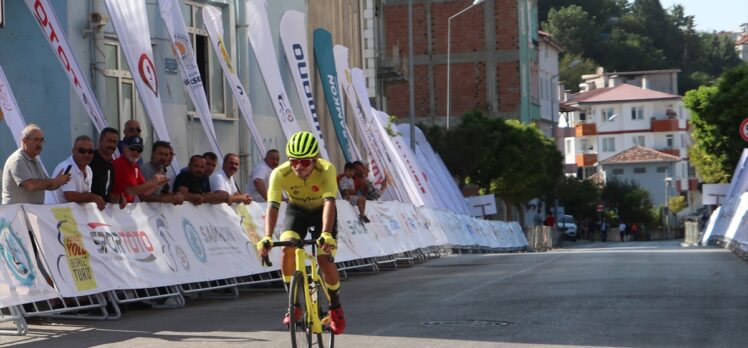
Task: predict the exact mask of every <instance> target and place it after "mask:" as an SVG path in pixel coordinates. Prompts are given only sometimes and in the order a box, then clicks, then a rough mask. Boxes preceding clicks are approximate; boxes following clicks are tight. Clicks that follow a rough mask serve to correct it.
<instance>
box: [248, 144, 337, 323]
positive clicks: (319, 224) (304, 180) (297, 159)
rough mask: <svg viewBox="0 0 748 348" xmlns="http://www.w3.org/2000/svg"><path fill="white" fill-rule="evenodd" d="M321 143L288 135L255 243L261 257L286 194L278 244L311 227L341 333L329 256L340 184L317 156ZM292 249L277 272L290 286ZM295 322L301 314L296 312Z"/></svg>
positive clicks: (332, 250) (332, 314) (334, 272)
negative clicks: (260, 235)
mask: <svg viewBox="0 0 748 348" xmlns="http://www.w3.org/2000/svg"><path fill="white" fill-rule="evenodd" d="M318 154H319V144H318V142H317V139H316V138H315V137H314V135H313V134H312V133H309V132H298V133H296V134H294V135H292V136H291V139H289V140H288V144H287V145H286V156H287V157H288V161H286V162H284V163H283V164H281V165H279V166H278V167H277V168H275V169H273V171H272V172H271V173H270V186H269V188H268V207H267V212H266V214H265V216H266V218H265V237H264V238H263V239H262V240H260V241H259V242H258V243H257V250H258V252H259V254H260V255H261V256H266V255H267V253H268V250H269V249H266V248H267V247H271V246H272V235H273V231H274V230H275V224H276V223H277V222H278V209H279V208H280V203H281V199H282V194H283V193H284V192H285V193H286V194H287V195H288V207H287V208H286V217H285V221H284V223H283V228H282V229H281V231H282V233H281V236H280V240H291V239H304V238H305V237H306V234H307V229H312V238H313V239H316V240H318V241H319V244H320V245H321V247H320V249H319V253H318V255H317V261H318V262H319V267H320V269H321V270H322V273H323V275H324V281H325V284H327V288H328V290H329V291H330V308H329V313H330V330H331V331H332V333H333V334H336V335H339V334H342V333H343V331H345V319H344V317H343V308H342V307H341V306H340V298H339V292H340V276H339V275H338V268H337V266H336V265H335V261H334V259H333V257H334V256H335V251H336V245H337V243H336V240H335V238H336V237H337V220H336V216H335V215H336V213H337V211H336V209H335V198H336V196H337V193H338V183H337V180H336V178H335V175H336V170H335V166H334V165H333V164H332V163H330V162H328V161H327V160H324V159H321V158H319V157H318V156H317V155H318ZM295 262H296V261H295V250H294V248H292V247H285V248H283V259H282V262H281V273H283V282H284V283H286V289H288V288H289V287H288V283H289V282H291V277H292V275H293V272H294V270H295V269H296V267H295V266H294V264H295ZM293 315H294V317H295V320H298V319H299V317H300V316H301V311H300V310H299V311H294V314H293ZM290 322H291V314H290V313H286V316H285V317H284V318H283V325H285V326H288V325H289V324H290Z"/></svg>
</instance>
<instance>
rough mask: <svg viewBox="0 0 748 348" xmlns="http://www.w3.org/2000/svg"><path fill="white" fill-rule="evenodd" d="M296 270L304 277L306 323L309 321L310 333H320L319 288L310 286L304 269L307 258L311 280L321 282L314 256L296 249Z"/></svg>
mask: <svg viewBox="0 0 748 348" xmlns="http://www.w3.org/2000/svg"><path fill="white" fill-rule="evenodd" d="M295 254H296V270H297V271H299V272H301V274H302V275H303V278H304V289H305V291H304V301H305V302H306V303H307V306H306V307H307V310H306V315H307V318H306V321H307V322H308V323H311V328H310V329H311V332H312V333H321V332H322V321H320V319H319V308H318V305H317V303H318V301H319V298H318V296H319V293H318V291H319V289H317V287H316V286H310V283H309V274H308V273H307V271H306V260H307V259H309V260H310V261H312V262H310V263H309V264H310V266H309V267H310V268H309V271H310V272H311V275H312V279H311V281H312V282H313V283H316V284H320V283H321V282H320V281H319V280H320V277H319V273H318V272H317V263H316V262H315V260H314V259H313V258H314V256H311V255H309V254H307V253H306V251H304V249H302V248H297V249H296V252H295Z"/></svg>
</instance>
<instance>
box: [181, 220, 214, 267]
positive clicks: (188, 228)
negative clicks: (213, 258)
mask: <svg viewBox="0 0 748 348" xmlns="http://www.w3.org/2000/svg"><path fill="white" fill-rule="evenodd" d="M182 228H183V229H184V235H185V237H187V242H189V243H190V248H191V249H192V252H193V253H195V256H196V257H197V259H198V260H200V261H202V262H205V261H207V260H208V255H207V254H206V253H205V246H204V245H203V241H202V240H201V239H200V235H199V234H198V233H197V230H195V227H194V226H192V224H191V223H190V222H189V221H187V220H186V219H184V220H182Z"/></svg>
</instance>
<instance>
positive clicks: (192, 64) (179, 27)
mask: <svg viewBox="0 0 748 348" xmlns="http://www.w3.org/2000/svg"><path fill="white" fill-rule="evenodd" d="M158 5H159V6H158V7H159V10H160V12H161V18H162V19H163V20H164V25H165V26H166V31H168V32H169V38H170V39H171V45H172V48H173V49H174V54H175V55H176V57H177V61H178V62H179V67H180V73H181V76H182V83H183V85H184V89H185V91H187V95H189V96H190V99H191V100H192V104H193V105H194V106H195V109H196V110H197V115H198V118H199V119H200V124H202V126H203V130H204V131H205V136H206V137H207V138H208V143H210V146H211V148H212V149H213V151H214V152H215V153H217V154H219V157H220V158H223V151H221V145H220V144H219V143H218V138H217V137H216V130H215V129H214V128H213V117H212V113H211V111H210V105H208V97H206V96H205V87H203V80H202V77H201V76H200V70H198V68H197V60H196V59H195V52H194V50H193V49H192V42H190V35H189V34H188V33H187V25H185V23H184V17H182V8H181V7H180V5H179V1H178V0H159V1H158Z"/></svg>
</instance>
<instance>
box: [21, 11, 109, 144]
mask: <svg viewBox="0 0 748 348" xmlns="http://www.w3.org/2000/svg"><path fill="white" fill-rule="evenodd" d="M26 6H28V8H29V11H31V14H33V15H34V18H35V19H36V22H37V24H39V28H40V29H41V30H42V33H43V34H44V38H46V39H47V42H49V46H50V48H51V49H52V51H53V52H54V55H55V57H57V60H58V61H59V62H60V65H62V69H63V70H65V75H67V77H68V79H69V80H70V84H71V85H72V87H73V90H74V91H75V94H77V95H78V98H79V99H80V101H81V103H83V108H84V109H86V113H88V117H89V118H90V119H91V121H92V122H93V124H94V126H96V130H97V133H98V132H101V130H102V129H104V128H106V127H107V121H106V118H105V117H104V112H103V111H101V106H99V103H98V102H97V101H96V97H95V96H94V93H93V91H92V90H91V86H89V84H88V82H86V78H85V75H84V74H83V72H82V71H81V68H80V66H79V65H78V60H77V59H75V54H74V53H73V50H72V49H71V48H70V44H69V43H68V39H67V37H66V36H65V31H64V30H62V27H61V26H60V21H59V20H57V15H56V14H55V11H54V8H53V7H52V5H50V4H49V1H48V0H26ZM19 134H20V133H19Z"/></svg>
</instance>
